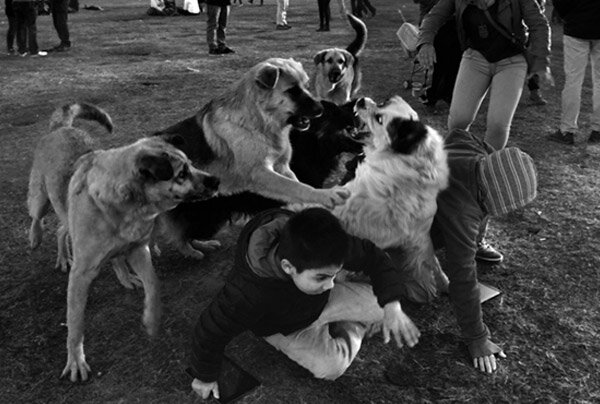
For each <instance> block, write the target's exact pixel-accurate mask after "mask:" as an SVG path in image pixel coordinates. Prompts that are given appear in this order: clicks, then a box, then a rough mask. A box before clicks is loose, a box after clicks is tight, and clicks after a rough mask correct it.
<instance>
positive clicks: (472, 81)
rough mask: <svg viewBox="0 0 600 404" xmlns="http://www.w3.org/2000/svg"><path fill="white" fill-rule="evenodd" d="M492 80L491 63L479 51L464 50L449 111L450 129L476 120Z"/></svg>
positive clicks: (468, 124)
mask: <svg viewBox="0 0 600 404" xmlns="http://www.w3.org/2000/svg"><path fill="white" fill-rule="evenodd" d="M491 80H492V74H491V72H490V63H489V62H488V61H487V60H485V58H484V57H483V56H482V55H481V54H480V53H479V52H477V51H475V50H473V49H467V50H466V51H464V53H463V56H462V60H461V61H460V67H459V68H458V75H457V76H456V83H455V84H454V91H453V92H452V102H451V103H450V111H449V113H448V130H449V131H451V130H452V129H464V130H469V127H470V126H471V124H472V123H473V121H474V120H475V116H476V115H477V111H479V107H480V106H481V102H482V101H483V98H484V97H485V94H486V93H487V91H488V88H489V86H490V83H491Z"/></svg>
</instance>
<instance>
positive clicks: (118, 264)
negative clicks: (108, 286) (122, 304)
mask: <svg viewBox="0 0 600 404" xmlns="http://www.w3.org/2000/svg"><path fill="white" fill-rule="evenodd" d="M112 266H113V270H114V271H115V275H117V279H119V282H120V283H121V285H123V286H124V287H125V288H127V289H134V288H136V287H140V286H142V280H141V279H140V278H138V277H137V276H136V275H135V274H132V273H131V270H130V268H129V265H128V264H127V260H125V259H124V258H123V257H118V258H115V259H113V260H112Z"/></svg>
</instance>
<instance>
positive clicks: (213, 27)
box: [206, 4, 229, 49]
mask: <svg viewBox="0 0 600 404" xmlns="http://www.w3.org/2000/svg"><path fill="white" fill-rule="evenodd" d="M206 16H207V18H208V19H207V21H206V42H207V43H208V49H216V48H217V47H218V46H225V45H226V44H225V31H226V30H227V17H229V6H223V7H221V6H213V5H212V4H207V5H206Z"/></svg>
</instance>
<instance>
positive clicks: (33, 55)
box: [31, 51, 48, 58]
mask: <svg viewBox="0 0 600 404" xmlns="http://www.w3.org/2000/svg"><path fill="white" fill-rule="evenodd" d="M43 56H48V52H45V51H39V52H38V53H34V54H32V55H31V57H32V58H36V57H43Z"/></svg>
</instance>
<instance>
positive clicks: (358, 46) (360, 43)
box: [346, 13, 367, 56]
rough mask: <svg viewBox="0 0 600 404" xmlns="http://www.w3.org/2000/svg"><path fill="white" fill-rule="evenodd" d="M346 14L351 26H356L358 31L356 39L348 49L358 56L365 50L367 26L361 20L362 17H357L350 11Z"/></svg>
mask: <svg viewBox="0 0 600 404" xmlns="http://www.w3.org/2000/svg"><path fill="white" fill-rule="evenodd" d="M346 16H347V17H348V21H349V22H350V26H351V27H352V28H354V31H356V38H354V41H352V43H351V44H350V45H348V47H347V48H346V50H347V51H348V52H350V53H351V54H352V55H354V56H358V55H359V54H360V53H361V52H362V51H363V49H364V48H365V44H366V43H367V26H366V25H365V23H364V22H362V21H361V19H360V18H358V17H355V16H354V15H352V14H350V13H348V14H346Z"/></svg>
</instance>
